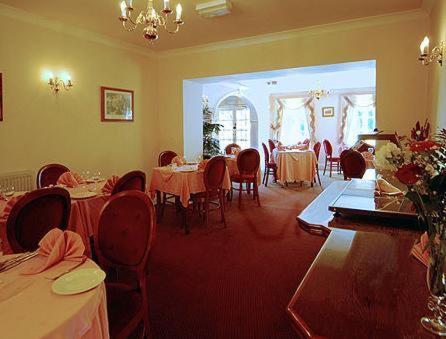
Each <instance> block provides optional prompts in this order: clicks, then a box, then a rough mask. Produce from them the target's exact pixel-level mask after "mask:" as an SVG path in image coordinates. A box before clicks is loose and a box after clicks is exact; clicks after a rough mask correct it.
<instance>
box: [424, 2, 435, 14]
mask: <svg viewBox="0 0 446 339" xmlns="http://www.w3.org/2000/svg"><path fill="white" fill-rule="evenodd" d="M434 3H435V0H423V2H422V3H421V9H422V10H424V11H425V12H426V13H427V14H429V15H430V14H431V12H432V8H433V7H434Z"/></svg>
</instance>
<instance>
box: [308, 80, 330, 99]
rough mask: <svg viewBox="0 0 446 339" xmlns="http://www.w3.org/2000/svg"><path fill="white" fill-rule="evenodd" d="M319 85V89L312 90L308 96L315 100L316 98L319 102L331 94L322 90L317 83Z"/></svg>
mask: <svg viewBox="0 0 446 339" xmlns="http://www.w3.org/2000/svg"><path fill="white" fill-rule="evenodd" d="M317 84H318V89H312V90H310V91H308V95H309V96H310V97H313V98H316V99H317V100H319V99H321V98H322V97H325V96H327V95H329V94H330V91H327V90H325V89H322V88H321V85H320V83H319V81H318V82H317Z"/></svg>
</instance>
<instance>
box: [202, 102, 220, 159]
mask: <svg viewBox="0 0 446 339" xmlns="http://www.w3.org/2000/svg"><path fill="white" fill-rule="evenodd" d="M202 104H203V159H210V158H212V157H213V156H215V155H217V154H219V153H220V142H219V140H218V139H217V138H216V136H217V135H218V133H219V132H220V129H221V127H222V125H220V124H216V123H213V122H212V111H211V109H210V108H209V102H208V99H207V98H206V97H203V100H202Z"/></svg>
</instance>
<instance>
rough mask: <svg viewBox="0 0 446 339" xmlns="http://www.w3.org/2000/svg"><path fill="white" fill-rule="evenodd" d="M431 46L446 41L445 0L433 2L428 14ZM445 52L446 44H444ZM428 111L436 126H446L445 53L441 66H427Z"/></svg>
mask: <svg viewBox="0 0 446 339" xmlns="http://www.w3.org/2000/svg"><path fill="white" fill-rule="evenodd" d="M430 39H431V46H432V47H433V46H436V45H438V44H439V42H440V41H443V42H444V43H446V0H437V1H435V2H434V7H433V8H432V11H431V15H430ZM445 53H446V45H445ZM429 100H430V101H429V112H430V120H431V121H432V122H433V124H434V125H435V126H436V127H440V128H446V55H445V56H444V58H443V66H442V67H439V66H438V65H437V64H435V65H430V66H429Z"/></svg>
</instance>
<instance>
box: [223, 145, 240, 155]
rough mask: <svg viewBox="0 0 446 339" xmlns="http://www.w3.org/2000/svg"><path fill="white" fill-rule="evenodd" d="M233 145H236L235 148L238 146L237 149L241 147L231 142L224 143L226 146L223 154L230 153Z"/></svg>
mask: <svg viewBox="0 0 446 339" xmlns="http://www.w3.org/2000/svg"><path fill="white" fill-rule="evenodd" d="M233 147H237V148H239V149H242V148H241V147H240V146H239V145H237V144H236V143H232V144H229V145H226V147H225V154H227V155H229V154H232V148H233Z"/></svg>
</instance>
